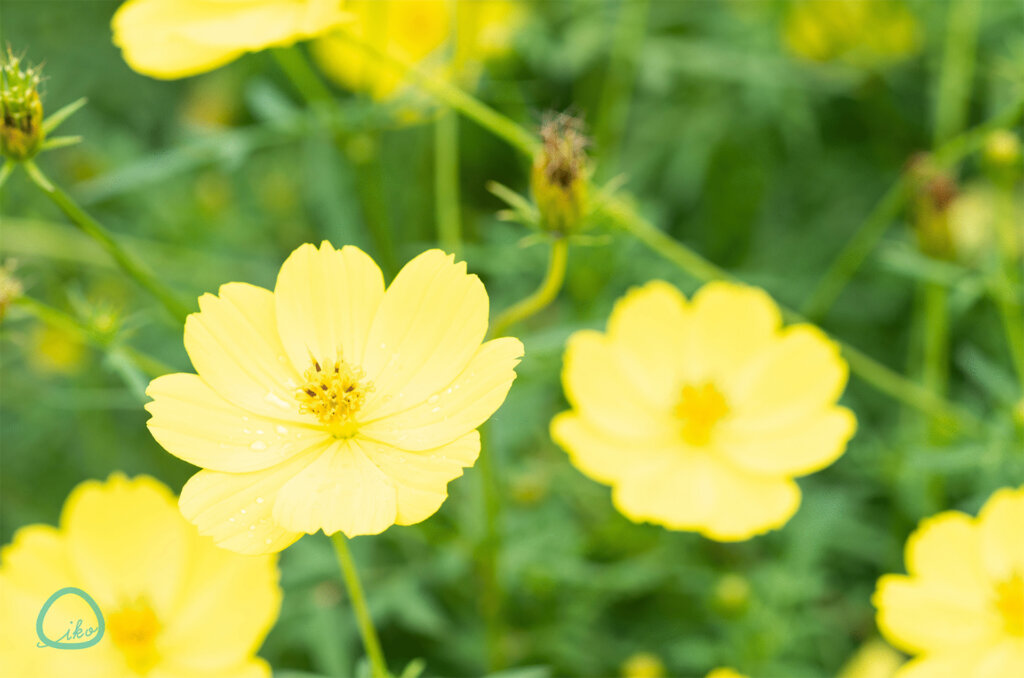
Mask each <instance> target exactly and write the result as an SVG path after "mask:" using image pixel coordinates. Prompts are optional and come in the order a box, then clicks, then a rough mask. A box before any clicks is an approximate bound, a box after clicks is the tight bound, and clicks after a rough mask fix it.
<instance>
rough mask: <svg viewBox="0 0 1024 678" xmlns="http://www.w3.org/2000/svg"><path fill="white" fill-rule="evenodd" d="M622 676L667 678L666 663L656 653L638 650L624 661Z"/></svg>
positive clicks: (625, 677) (626, 677)
mask: <svg viewBox="0 0 1024 678" xmlns="http://www.w3.org/2000/svg"><path fill="white" fill-rule="evenodd" d="M621 672H622V678H665V664H663V663H662V661H661V659H660V658H659V657H658V655H656V654H652V653H650V652H637V653H636V654H634V655H631V656H630V657H629V658H628V659H627V660H626V661H624V662H622V667H621Z"/></svg>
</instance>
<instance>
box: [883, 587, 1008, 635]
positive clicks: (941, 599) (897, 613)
mask: <svg viewBox="0 0 1024 678" xmlns="http://www.w3.org/2000/svg"><path fill="white" fill-rule="evenodd" d="M872 602H873V603H874V605H875V607H876V608H878V628H879V630H881V632H882V635H884V636H885V638H886V640H888V641H889V642H890V643H892V644H893V645H894V646H896V647H898V648H900V649H902V650H906V651H907V652H911V653H915V654H916V653H920V652H928V651H943V650H950V649H952V648H957V651H958V652H959V651H961V649H962V650H963V651H968V650H970V649H971V648H977V647H979V646H987V645H991V644H992V643H993V642H994V641H996V640H998V638H999V634H1000V633H1001V629H1002V620H1001V619H999V618H997V617H996V616H995V614H994V610H993V609H992V608H991V607H990V606H989V604H988V601H987V600H986V599H984V598H973V597H971V596H965V595H963V592H962V591H957V590H955V589H950V588H949V587H947V586H942V585H936V584H928V583H924V582H922V581H920V580H916V579H911V578H909V577H905V576H902V575H886V576H884V577H882V578H881V579H879V580H878V589H877V591H876V592H875V596H874V598H873V600H872Z"/></svg>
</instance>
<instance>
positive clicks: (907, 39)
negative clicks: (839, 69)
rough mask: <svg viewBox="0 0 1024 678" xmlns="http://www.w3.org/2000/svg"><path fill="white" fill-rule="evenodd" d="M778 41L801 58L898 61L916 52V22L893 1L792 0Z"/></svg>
mask: <svg viewBox="0 0 1024 678" xmlns="http://www.w3.org/2000/svg"><path fill="white" fill-rule="evenodd" d="M783 39H784V41H785V43H786V46H787V47H788V48H789V49H790V51H791V52H793V54H795V55H797V56H799V57H801V58H804V59H807V60H810V61H842V62H846V63H849V64H853V65H857V66H874V65H884V64H888V63H893V62H897V61H900V60H902V59H905V58H907V57H909V56H913V55H914V54H916V53H917V52H918V51H919V50H920V48H921V36H920V29H919V27H918V23H917V19H916V18H915V17H914V15H913V13H912V12H911V11H910V9H909V8H908V7H907V6H906V5H905V4H904V3H903V2H899V1H897V0H799V1H797V2H792V3H791V4H790V9H789V12H788V14H787V16H786V20H785V25H784V27H783Z"/></svg>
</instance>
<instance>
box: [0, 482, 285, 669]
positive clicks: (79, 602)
mask: <svg viewBox="0 0 1024 678" xmlns="http://www.w3.org/2000/svg"><path fill="white" fill-rule="evenodd" d="M277 581H278V572H277V559H276V558H275V557H274V556H260V557H246V556H240V555H238V554H235V553H231V552H230V551H225V550H224V549H220V548H217V547H216V546H215V545H214V544H213V543H212V542H211V541H210V540H209V539H206V538H203V537H200V536H199V534H198V533H197V532H196V529H195V528H194V527H192V526H191V525H189V524H188V523H187V522H185V520H183V519H182V517H181V514H180V513H179V512H178V509H177V507H176V506H175V500H174V495H173V494H171V492H170V490H168V489H167V487H165V486H164V485H162V484H161V483H159V482H158V481H156V480H154V479H153V478H149V477H145V476H140V477H138V478H134V479H128V478H126V477H125V476H123V475H121V474H116V473H115V474H114V475H112V476H111V477H110V479H109V480H107V481H106V482H98V481H88V482H84V483H82V484H80V485H79V486H78V487H76V488H75V489H74V490H73V491H72V492H71V494H70V495H69V496H68V499H67V501H66V502H65V504H64V509H63V511H62V513H61V517H60V527H59V528H53V527H50V526H48V525H29V526H27V527H23V528H21V529H20V530H18V531H17V532H16V533H15V535H14V541H13V543H12V544H10V545H8V546H5V547H4V548H3V549H2V550H0V628H3V633H0V675H3V676H10V677H11V678H15V677H16V678H56V677H57V676H69V677H70V676H74V678H139V677H140V676H145V677H148V678H186V677H188V678H269V676H270V667H269V666H268V665H267V663H266V662H265V661H263V660H262V659H259V658H258V657H255V656H254V654H255V652H256V650H257V648H259V646H260V644H261V643H262V642H263V638H264V637H265V636H266V634H267V632H268V631H269V630H270V628H271V626H273V624H274V621H275V620H276V619H277V613H278V610H279V609H280V606H281V589H280V587H279V586H278V583H277ZM67 587H74V588H75V589H76V590H77V591H78V593H73V594H65V595H61V596H60V597H59V598H57V599H56V600H55V601H54V602H53V603H52V605H50V606H49V607H48V608H47V602H48V601H49V600H50V598H51V597H52V596H53V595H54V594H55V593H57V592H58V591H61V590H62V589H65V588H67ZM81 593H84V594H85V595H87V596H88V597H89V598H90V599H91V602H92V603H93V604H95V605H96V606H97V607H98V608H99V610H100V614H99V615H97V614H96V612H95V611H94V610H93V609H92V608H91V607H90V606H89V602H88V601H86V599H85V598H84V597H82V595H81ZM44 609H45V613H44V614H43V623H42V631H43V634H44V635H45V636H46V638H47V639H48V640H50V641H54V642H58V643H74V644H78V645H81V646H80V647H77V648H75V649H74V651H70V650H69V649H58V648H54V647H46V646H45V645H44V644H43V643H42V642H41V638H40V637H39V636H38V635H37V630H36V621H37V617H38V616H39V615H40V613H41V612H43V610H44ZM99 617H102V618H103V622H104V627H103V632H102V635H100V634H99V628H100V627H99V624H98V622H99ZM96 637H98V638H99V640H98V641H97V642H95V643H94V644H93V645H92V646H91V647H85V646H84V643H86V642H87V641H88V640H93V639H95V638H96Z"/></svg>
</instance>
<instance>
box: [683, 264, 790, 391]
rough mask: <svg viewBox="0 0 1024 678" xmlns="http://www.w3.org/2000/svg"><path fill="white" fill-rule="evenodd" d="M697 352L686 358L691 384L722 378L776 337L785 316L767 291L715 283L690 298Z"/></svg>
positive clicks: (702, 288) (732, 284)
mask: <svg viewBox="0 0 1024 678" xmlns="http://www.w3.org/2000/svg"><path fill="white" fill-rule="evenodd" d="M690 308H691V321H690V322H691V325H692V332H693V335H694V337H693V344H694V345H693V350H694V351H695V355H690V356H688V357H687V361H686V366H687V368H688V372H689V374H688V375H687V380H688V381H689V382H690V383H701V382H703V381H707V380H716V381H717V380H719V379H722V378H723V377H725V376H727V375H729V374H731V373H733V372H735V371H736V370H737V369H740V368H742V367H743V366H744V365H746V364H747V362H749V361H750V360H751V359H752V358H753V357H754V356H756V355H758V354H759V353H761V352H762V351H764V350H765V349H767V348H768V347H769V346H770V345H771V344H772V343H773V342H774V341H775V340H776V338H777V336H778V331H779V326H780V325H781V324H782V316H781V315H780V313H779V307H778V306H777V305H776V304H775V302H774V301H773V300H772V298H771V297H770V296H768V294H767V293H765V292H764V291H763V290H761V289H758V288H756V287H748V286H746V285H737V284H735V283H730V282H710V283H708V284H706V285H704V286H703V287H701V288H700V290H698V292H697V293H696V294H695V295H694V297H693V301H692V302H691V306H690Z"/></svg>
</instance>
